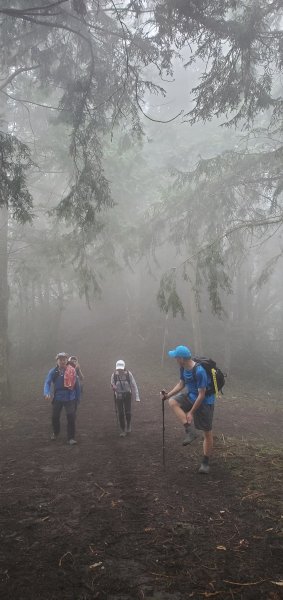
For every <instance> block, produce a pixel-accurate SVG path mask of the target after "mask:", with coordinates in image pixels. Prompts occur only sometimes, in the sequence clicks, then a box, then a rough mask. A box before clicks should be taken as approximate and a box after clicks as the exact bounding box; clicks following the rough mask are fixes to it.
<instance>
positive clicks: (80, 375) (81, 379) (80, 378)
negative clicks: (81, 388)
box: [78, 366, 84, 381]
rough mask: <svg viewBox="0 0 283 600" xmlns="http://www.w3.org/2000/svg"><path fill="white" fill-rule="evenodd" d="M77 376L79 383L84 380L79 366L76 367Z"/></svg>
mask: <svg viewBox="0 0 283 600" xmlns="http://www.w3.org/2000/svg"><path fill="white" fill-rule="evenodd" d="M78 376H79V380H80V381H83V380H84V374H83V372H82V370H81V367H80V366H79V367H78Z"/></svg>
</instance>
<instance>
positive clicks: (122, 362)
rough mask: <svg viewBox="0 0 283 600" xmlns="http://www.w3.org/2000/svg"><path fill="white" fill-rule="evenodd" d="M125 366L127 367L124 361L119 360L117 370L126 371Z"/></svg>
mask: <svg viewBox="0 0 283 600" xmlns="http://www.w3.org/2000/svg"><path fill="white" fill-rule="evenodd" d="M125 366H126V365H125V362H124V361H123V360H117V362H116V369H117V370H119V369H121V370H124V368H125Z"/></svg>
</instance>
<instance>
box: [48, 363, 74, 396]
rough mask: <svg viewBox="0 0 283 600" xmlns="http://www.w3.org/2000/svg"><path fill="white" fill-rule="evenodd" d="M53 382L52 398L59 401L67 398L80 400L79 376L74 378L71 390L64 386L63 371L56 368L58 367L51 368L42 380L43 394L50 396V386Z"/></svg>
mask: <svg viewBox="0 0 283 600" xmlns="http://www.w3.org/2000/svg"><path fill="white" fill-rule="evenodd" d="M52 384H53V391H54V400H58V401H61V402H68V401H69V400H77V402H79V401H80V397H81V386H80V382H79V378H78V377H77V378H76V383H75V387H74V389H73V390H69V389H67V388H65V387H64V371H63V370H61V371H59V370H58V367H54V368H53V369H51V370H50V371H49V373H48V375H47V377H46V379H45V382H44V391H43V394H44V396H51V388H52Z"/></svg>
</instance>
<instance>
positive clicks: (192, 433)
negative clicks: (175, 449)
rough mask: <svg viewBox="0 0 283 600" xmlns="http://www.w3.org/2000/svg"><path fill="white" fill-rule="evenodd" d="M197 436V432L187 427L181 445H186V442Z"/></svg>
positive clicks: (189, 442) (190, 441) (188, 442)
mask: <svg viewBox="0 0 283 600" xmlns="http://www.w3.org/2000/svg"><path fill="white" fill-rule="evenodd" d="M197 437H198V434H197V433H196V432H195V431H194V430H191V429H189V431H188V432H187V433H186V435H185V437H184V439H183V446H188V444H191V443H192V442H193V441H194V440H195V439H196V438H197Z"/></svg>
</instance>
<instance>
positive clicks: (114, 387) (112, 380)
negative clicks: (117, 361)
mask: <svg viewBox="0 0 283 600" xmlns="http://www.w3.org/2000/svg"><path fill="white" fill-rule="evenodd" d="M110 385H111V387H112V390H114V392H115V391H116V389H117V388H116V385H115V383H114V373H112V375H111V381H110Z"/></svg>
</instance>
